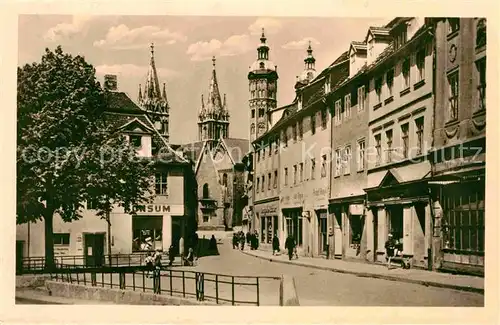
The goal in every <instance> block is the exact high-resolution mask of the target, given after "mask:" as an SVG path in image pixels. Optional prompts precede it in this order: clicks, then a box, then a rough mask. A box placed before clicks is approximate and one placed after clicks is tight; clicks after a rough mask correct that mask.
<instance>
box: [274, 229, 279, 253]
mask: <svg viewBox="0 0 500 325" xmlns="http://www.w3.org/2000/svg"><path fill="white" fill-rule="evenodd" d="M279 252H280V240H279V238H278V236H277V235H276V234H274V237H273V255H275V253H276V254H278V253H279Z"/></svg>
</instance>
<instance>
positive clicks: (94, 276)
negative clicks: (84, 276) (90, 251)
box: [90, 272, 97, 287]
mask: <svg viewBox="0 0 500 325" xmlns="http://www.w3.org/2000/svg"><path fill="white" fill-rule="evenodd" d="M90 282H91V283H92V286H93V287H95V286H97V273H95V272H92V273H90Z"/></svg>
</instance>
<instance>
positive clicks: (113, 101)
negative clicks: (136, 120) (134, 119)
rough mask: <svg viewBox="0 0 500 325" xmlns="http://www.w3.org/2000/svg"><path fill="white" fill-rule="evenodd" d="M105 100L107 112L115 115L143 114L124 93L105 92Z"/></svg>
mask: <svg viewBox="0 0 500 325" xmlns="http://www.w3.org/2000/svg"><path fill="white" fill-rule="evenodd" d="M105 99H106V101H107V110H108V111H111V112H116V113H139V114H142V113H144V111H143V110H142V109H141V108H140V107H139V106H137V105H136V104H135V103H134V102H133V101H132V100H131V99H130V98H129V97H128V96H127V94H125V93H124V92H114V91H113V92H107V93H106V94H105Z"/></svg>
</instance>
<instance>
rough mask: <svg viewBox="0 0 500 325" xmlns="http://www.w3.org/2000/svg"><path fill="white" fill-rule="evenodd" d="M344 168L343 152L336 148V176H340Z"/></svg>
mask: <svg viewBox="0 0 500 325" xmlns="http://www.w3.org/2000/svg"><path fill="white" fill-rule="evenodd" d="M341 170H342V154H341V150H340V149H337V150H335V177H338V176H340V173H341Z"/></svg>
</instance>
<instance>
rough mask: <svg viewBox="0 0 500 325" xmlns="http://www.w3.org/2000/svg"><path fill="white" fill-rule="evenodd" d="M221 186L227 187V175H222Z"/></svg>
mask: <svg viewBox="0 0 500 325" xmlns="http://www.w3.org/2000/svg"><path fill="white" fill-rule="evenodd" d="M222 185H223V186H226V187H227V174H226V173H224V174H223V175H222Z"/></svg>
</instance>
